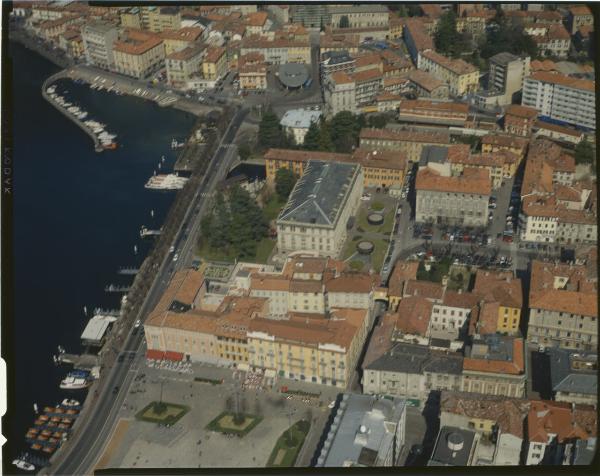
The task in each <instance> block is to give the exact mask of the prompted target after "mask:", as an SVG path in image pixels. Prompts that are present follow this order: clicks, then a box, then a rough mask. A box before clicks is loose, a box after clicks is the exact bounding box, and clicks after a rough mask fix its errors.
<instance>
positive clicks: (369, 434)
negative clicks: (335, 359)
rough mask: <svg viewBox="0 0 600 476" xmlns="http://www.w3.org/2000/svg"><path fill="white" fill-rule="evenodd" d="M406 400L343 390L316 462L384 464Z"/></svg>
mask: <svg viewBox="0 0 600 476" xmlns="http://www.w3.org/2000/svg"><path fill="white" fill-rule="evenodd" d="M405 411H406V404H405V402H404V400H402V399H398V398H395V399H394V400H393V401H392V400H388V399H385V398H380V397H375V396H372V395H357V394H344V396H343V399H342V402H341V403H340V407H339V408H338V410H337V414H336V416H335V419H334V422H333V424H332V425H331V428H330V430H329V433H328V435H327V439H326V442H325V445H324V446H323V450H322V451H321V455H320V457H319V460H318V462H317V466H320V467H323V466H325V467H343V466H373V465H377V464H381V461H380V460H379V459H378V458H379V456H380V455H381V457H384V456H385V455H386V454H387V452H388V450H389V447H390V445H392V444H393V442H394V433H395V432H396V424H397V423H398V421H399V420H400V419H401V418H402V415H403V413H404V412H405Z"/></svg>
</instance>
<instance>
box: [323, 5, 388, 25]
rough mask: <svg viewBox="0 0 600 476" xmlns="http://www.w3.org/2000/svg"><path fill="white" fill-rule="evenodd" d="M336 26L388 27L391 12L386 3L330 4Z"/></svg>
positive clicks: (330, 11) (333, 23)
mask: <svg viewBox="0 0 600 476" xmlns="http://www.w3.org/2000/svg"><path fill="white" fill-rule="evenodd" d="M329 14H330V15H331V26H332V27H334V28H340V27H347V28H368V27H387V26H388V25H389V16H390V12H389V10H388V7H387V6H386V5H378V4H368V5H329Z"/></svg>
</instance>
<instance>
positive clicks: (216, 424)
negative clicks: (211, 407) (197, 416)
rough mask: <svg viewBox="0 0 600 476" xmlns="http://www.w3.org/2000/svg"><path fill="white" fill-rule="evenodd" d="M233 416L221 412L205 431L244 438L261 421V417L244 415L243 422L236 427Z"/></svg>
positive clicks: (229, 413)
mask: <svg viewBox="0 0 600 476" xmlns="http://www.w3.org/2000/svg"><path fill="white" fill-rule="evenodd" d="M233 416H234V414H233V413H232V412H223V413H221V414H220V415H219V416H217V417H216V418H215V419H214V420H213V421H211V422H210V423H209V424H208V425H206V429H207V430H209V431H217V432H219V433H225V434H235V435H238V436H244V435H247V434H248V433H250V431H252V429H253V428H254V427H255V426H256V425H258V424H259V423H260V422H261V421H262V419H263V417H261V416H258V415H249V414H246V413H245V414H244V422H243V423H241V424H239V425H238V424H236V423H235V422H234V418H233Z"/></svg>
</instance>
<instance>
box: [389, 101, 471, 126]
mask: <svg viewBox="0 0 600 476" xmlns="http://www.w3.org/2000/svg"><path fill="white" fill-rule="evenodd" d="M468 113H469V105H468V104H464V103H455V102H436V101H430V100H426V99H416V100H409V99H404V100H402V101H401V102H400V108H399V110H398V120H399V121H401V122H403V121H406V122H411V123H415V122H417V123H422V124H436V125H437V124H439V125H446V126H460V127H464V126H465V123H466V121H467V117H468Z"/></svg>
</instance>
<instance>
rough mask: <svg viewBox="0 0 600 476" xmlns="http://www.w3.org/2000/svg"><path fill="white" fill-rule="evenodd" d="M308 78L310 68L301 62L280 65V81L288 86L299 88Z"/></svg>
mask: <svg viewBox="0 0 600 476" xmlns="http://www.w3.org/2000/svg"><path fill="white" fill-rule="evenodd" d="M307 79H308V69H306V66H305V65H303V64H300V63H285V64H282V65H281V66H280V67H279V81H281V82H282V83H283V84H284V85H285V86H287V87H288V88H299V87H300V86H302V85H303V84H304V83H306V80H307Z"/></svg>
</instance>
